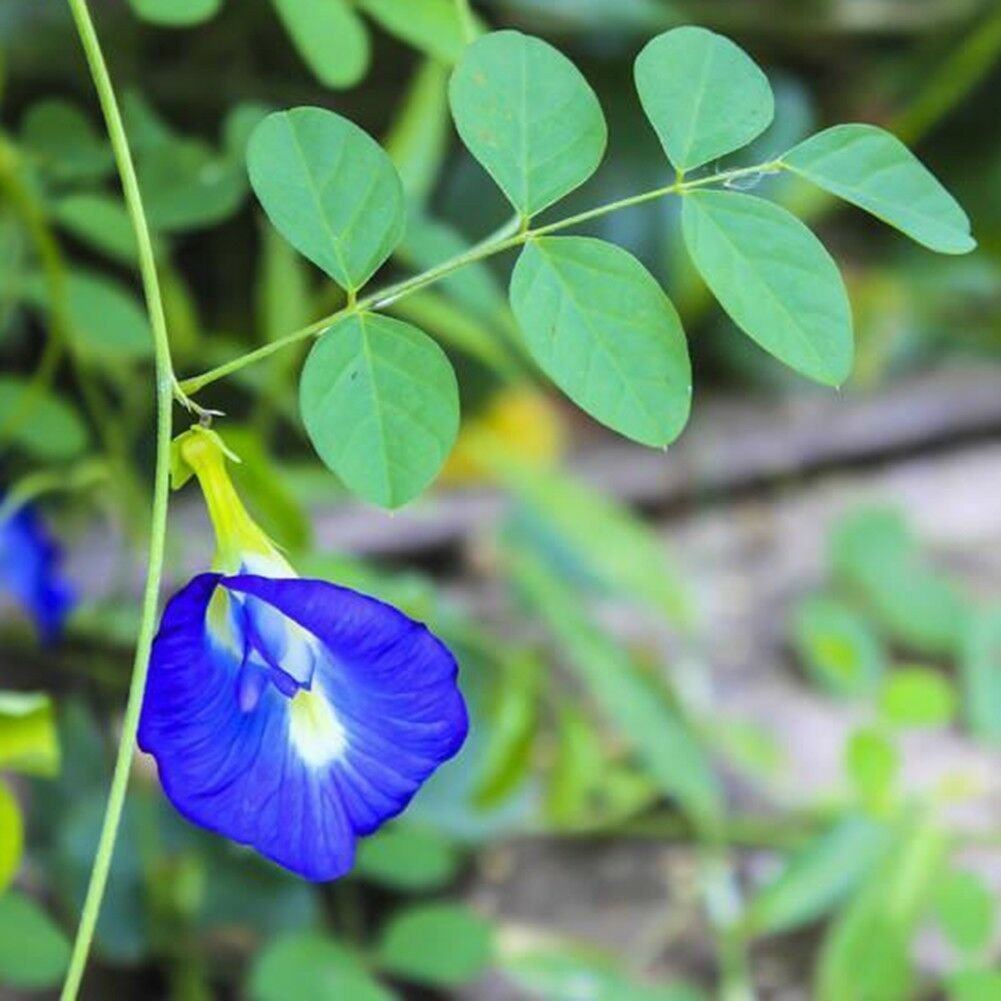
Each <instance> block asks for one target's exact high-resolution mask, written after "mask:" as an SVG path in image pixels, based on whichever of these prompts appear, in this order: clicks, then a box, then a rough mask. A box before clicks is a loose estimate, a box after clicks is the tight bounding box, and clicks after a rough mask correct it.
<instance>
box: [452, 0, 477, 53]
mask: <svg viewBox="0 0 1001 1001" xmlns="http://www.w3.org/2000/svg"><path fill="white" fill-rule="evenodd" d="M455 11H456V13H457V14H458V15H459V23H460V24H461V25H462V37H463V38H464V39H465V42H466V44H467V45H468V44H469V43H470V42H474V41H476V36H477V35H478V34H479V29H478V28H477V27H476V17H475V16H474V15H473V6H472V4H471V3H470V0H455Z"/></svg>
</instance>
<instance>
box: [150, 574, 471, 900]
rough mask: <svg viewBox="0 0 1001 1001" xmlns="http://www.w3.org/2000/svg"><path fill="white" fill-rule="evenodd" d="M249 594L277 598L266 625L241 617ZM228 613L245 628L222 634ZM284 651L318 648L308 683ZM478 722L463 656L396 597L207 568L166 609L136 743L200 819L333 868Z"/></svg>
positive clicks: (308, 864) (303, 868) (177, 799)
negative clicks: (249, 624) (299, 680)
mask: <svg viewBox="0 0 1001 1001" xmlns="http://www.w3.org/2000/svg"><path fill="white" fill-rule="evenodd" d="M213 602H226V603H228V604H229V606H230V608H229V611H230V613H231V614H229V615H228V616H225V615H219V614H217V608H216V607H215V606H214V605H213V607H212V609H211V611H210V603H213ZM248 602H250V604H251V607H252V608H253V607H254V606H255V605H257V606H267V612H266V619H267V622H268V628H267V629H266V630H264V631H263V632H264V634H263V635H262V632H261V631H260V630H250V631H248V630H244V631H242V632H241V623H242V622H245V621H246V609H247V604H248ZM241 609H242V614H235V613H237V612H239V611H240V610H241ZM223 611H225V609H224V610H223ZM260 612H261V608H260V607H258V608H257V609H256V611H255V613H254V614H253V616H252V617H253V618H254V620H255V621H260ZM275 616H279V618H276V617H275ZM220 622H221V623H223V624H224V627H225V628H228V629H231V630H233V631H234V632H232V634H231V635H229V636H228V637H227V636H220V635H217V634H218V631H219V625H218V623H220ZM282 624H284V632H283V631H282V629H280V628H279V627H280V626H282ZM251 633H253V635H251ZM261 643H264V645H265V649H264V650H263V651H262V650H261V649H260V644H261ZM302 643H306V644H308V645H309V649H310V654H309V656H307V654H306V653H304V652H303V651H302V650H301V649H297V647H298V645H299V644H302ZM277 652H281V653H284V655H285V657H286V658H288V657H291V659H292V660H293V661H294V662H295V663H296V664H300V665H301V664H302V663H305V662H307V661H309V660H310V657H312V661H311V662H312V664H313V670H312V677H311V678H310V679H309V687H308V688H307V687H306V686H305V685H302V686H301V687H297V686H296V685H293V686H292V687H291V690H289V689H288V688H287V686H284V685H280V684H278V683H277V681H278V679H277V678H276V677H275V675H274V673H273V671H272V668H273V667H274V664H273V663H272V661H274V660H276V659H277V660H279V661H280V660H281V657H276V653H277ZM278 667H279V668H280V673H284V664H281V663H279V664H278ZM286 677H288V676H286ZM467 728H468V723H467V719H466V710H465V705H464V703H463V700H462V696H461V694H460V693H459V690H458V687H457V685H456V664H455V661H454V659H453V658H452V656H451V654H450V653H449V652H448V650H447V649H446V648H445V646H444V645H443V644H442V643H441V642H440V641H439V640H438V639H436V638H435V637H434V636H433V635H432V634H431V633H430V632H429V631H428V630H427V628H426V627H424V626H423V625H420V624H419V623H416V622H414V621H412V620H411V619H409V618H407V617H406V616H405V615H403V614H402V613H401V612H399V611H397V610H396V609H395V608H392V607H391V606H389V605H386V604H383V603H382V602H380V601H377V600H375V599H374V598H369V597H366V596H365V595H361V594H358V593H357V592H355V591H351V590H349V589H347V588H343V587H338V586H337V585H334V584H330V583H327V582H325V581H312V580H298V579H292V580H273V579H269V578H264V577H258V576H253V575H241V576H237V577H221V576H219V575H217V574H203V575H201V576H199V577H196V578H195V579H194V580H193V581H192V582H191V583H190V584H188V586H187V587H185V588H184V589H183V590H182V591H181V592H179V593H178V594H177V595H176V596H175V597H174V598H173V599H172V600H171V602H170V603H169V604H168V606H167V609H166V611H165V612H164V615H163V620H162V623H161V626H160V632H159V634H158V636H157V638H156V641H155V643H154V647H153V654H152V658H151V661H150V673H149V681H148V684H147V690H146V698H145V702H144V705H143V713H142V718H141V721H140V729H139V743H140V746H141V747H142V748H143V750H146V751H148V752H150V753H151V754H153V755H154V756H155V757H156V759H157V763H158V766H159V771H160V778H161V781H162V783H163V787H164V790H165V791H166V793H167V795H168V797H169V798H170V799H171V801H172V802H173V803H174V805H175V806H176V807H177V809H178V810H179V811H180V812H181V813H183V814H184V815H185V816H186V817H188V818H189V819H190V820H193V821H194V822H195V823H198V824H201V825H202V826H205V827H208V828H210V829H211V830H214V831H217V832H219V833H220V834H223V835H225V836H227V837H229V838H232V839H233V840H235V841H238V842H241V843H243V844H248V845H251V846H253V847H254V848H256V849H257V850H258V851H260V852H261V853H262V854H263V855H265V856H267V857H268V858H270V859H272V860H274V861H275V862H278V863H279V864H281V865H283V866H286V867H287V868H289V869H292V870H294V871H295V872H298V873H300V874H301V875H303V876H305V877H307V878H309V879H314V880H327V879H334V878H336V877H338V876H341V875H343V874H344V873H345V872H347V871H348V870H349V869H350V868H351V865H352V863H353V860H354V845H355V841H356V839H357V837H358V836H359V835H362V834H367V833H370V832H371V831H373V830H375V829H376V828H377V827H378V826H379V825H380V824H382V823H383V822H384V821H386V820H388V819H389V818H390V817H393V816H395V815H396V814H398V813H399V812H400V811H401V810H402V809H403V808H404V807H405V806H406V805H407V803H409V801H410V799H411V798H412V797H413V795H414V793H415V792H416V791H417V789H418V788H419V787H420V785H421V784H422V783H423V782H424V780H425V779H427V778H428V776H429V775H430V774H431V773H432V772H433V771H434V770H435V768H437V767H438V765H440V764H441V763H442V762H444V761H446V760H447V759H448V758H450V757H452V755H454V754H455V753H456V752H457V751H458V749H459V748H460V746H461V745H462V742H463V740H464V739H465V736H466V731H467Z"/></svg>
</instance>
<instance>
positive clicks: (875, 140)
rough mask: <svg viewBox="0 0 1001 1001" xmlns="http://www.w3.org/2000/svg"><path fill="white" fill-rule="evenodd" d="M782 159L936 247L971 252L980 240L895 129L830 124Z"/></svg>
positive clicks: (933, 247)
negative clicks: (971, 231) (976, 238)
mask: <svg viewBox="0 0 1001 1001" xmlns="http://www.w3.org/2000/svg"><path fill="white" fill-rule="evenodd" d="M782 162H783V163H784V164H785V165H786V166H787V167H788V168H789V169H790V170H792V171H795V172H796V173H797V174H799V175H800V176H801V177H805V178H806V179H807V180H808V181H812V182H813V183H814V184H816V185H817V186H818V187H821V188H823V189H824V190H825V191H830V192H831V194H834V195H837V196H838V197H839V198H843V199H844V200H845V201H848V202H851V203H852V204H853V205H857V206H859V208H862V209H865V210H866V211H867V212H871V213H872V214H873V215H874V216H876V217H877V218H878V219H882V220H883V222H885V223H888V224H889V225H890V226H894V227H896V228H897V229H899V230H900V231H901V232H903V233H906V234H907V235H908V236H909V237H910V238H911V239H912V240H916V241H917V242H918V243H920V244H923V245H924V246H925V247H928V248H930V249H931V250H937V251H938V252H939V253H942V254H966V253H969V252H970V251H971V250H973V248H974V247H976V245H977V244H976V241H975V240H974V239H973V237H972V236H970V220H969V219H968V218H967V216H966V213H965V212H964V211H963V209H962V208H961V206H960V204H959V202H957V201H956V199H955V198H953V197H952V195H950V194H949V192H948V191H946V190H945V188H943V187H942V185H941V184H939V182H938V180H937V179H936V178H935V176H934V175H933V174H932V173H931V171H929V170H928V168H927V167H925V165H924V164H923V163H921V161H920V160H919V159H918V158H917V157H916V156H915V155H914V154H913V153H912V152H911V151H910V150H909V149H908V148H907V147H906V146H905V145H904V144H903V143H902V142H901V141H900V140H899V139H898V138H897V137H896V136H895V135H893V134H892V133H890V132H887V131H885V130H884V129H880V128H877V127H876V126H875V125H836V126H834V128H830V129H825V130H824V131H823V132H820V133H818V134H817V135H815V136H811V137H810V138H809V139H807V140H806V141H805V142H802V143H800V144H799V145H798V146H795V147H793V149H791V150H790V151H789V152H788V153H786V154H785V155H784V156H783V157H782Z"/></svg>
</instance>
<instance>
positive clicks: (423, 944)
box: [376, 904, 493, 986]
mask: <svg viewBox="0 0 1001 1001" xmlns="http://www.w3.org/2000/svg"><path fill="white" fill-rule="evenodd" d="M492 954H493V945H492V930H491V927H490V925H489V924H488V923H487V922H486V921H484V919H483V918H481V917H480V916H479V915H478V914H477V913H476V912H475V911H472V910H470V909H469V908H468V907H465V906H463V905H461V904H422V905H418V906H414V907H411V908H408V909H406V910H402V911H399V912H398V913H396V914H395V915H394V916H393V917H392V918H390V920H389V923H388V924H387V925H386V927H385V929H384V930H383V933H382V937H381V940H380V942H379V945H378V948H377V952H376V956H377V959H378V962H379V964H380V965H381V966H382V967H384V968H385V969H386V970H387V971H389V972H391V973H394V974H396V975H397V976H401V977H405V978H406V979H407V980H414V981H417V982H419V983H428V984H435V985H445V986H457V985H460V984H468V983H470V982H472V981H473V980H475V979H476V978H477V977H479V976H480V975H481V974H482V973H483V972H484V971H485V970H486V968H487V965H488V964H489V963H490V960H491V958H492Z"/></svg>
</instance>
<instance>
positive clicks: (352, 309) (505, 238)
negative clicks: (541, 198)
mask: <svg viewBox="0 0 1001 1001" xmlns="http://www.w3.org/2000/svg"><path fill="white" fill-rule="evenodd" d="M784 169H785V168H784V166H783V165H782V164H781V163H779V162H778V161H770V162H769V163H759V164H755V165H754V166H753V167H740V168H739V169H737V170H727V171H724V172H722V173H719V174H710V175H707V176H706V177H700V178H697V179H696V180H693V181H675V182H674V183H673V184H668V185H666V186H665V187H662V188H654V189H652V190H650V191H643V192H641V193H640V194H638V195H630V196H629V197H628V198H620V199H619V200H618V201H614V202H608V203H607V204H605V205H598V206H596V207H595V208H592V209H588V210H587V211H586V212H579V213H578V214H577V215H573V216H569V217H567V218H566V219H558V220H557V221H556V222H551V223H547V224H546V225H545V226H536V227H535V228H533V229H525V230H519V229H518V225H519V220H518V219H514V220H511V221H510V222H508V223H505V225H504V226H502V227H501V229H500V230H498V231H497V233H495V234H493V235H492V236H489V237H487V239H486V240H484V241H482V242H481V243H478V244H476V245H475V246H473V247H471V248H470V249H469V250H466V251H464V252H463V253H461V254H458V255H456V256H455V257H452V258H449V259H448V260H447V261H443V262H442V263H441V264H439V265H436V266H435V267H433V268H431V269H429V270H428V271H424V272H422V273H421V274H419V275H415V276H414V277H413V278H407V279H406V280H405V281H401V282H397V283H396V284H394V285H389V286H387V287H386V288H384V289H380V290H379V291H377V292H373V293H372V294H370V295H367V296H364V297H362V298H360V299H358V300H357V301H356V302H354V303H349V304H348V305H347V306H344V307H343V308H342V309H339V310H337V312H336V313H331V314H330V315H329V316H325V317H323V319H321V320H317V321H316V322H315V323H311V324H309V326H307V327H303V328H302V329H300V330H294V331H293V332H292V333H290V334H286V335H285V336H284V337H279V338H278V339H277V340H274V341H271V342H270V343H269V344H264V345H262V346H261V347H259V348H257V349H255V350H254V351H248V352H247V353H246V354H243V355H240V356H239V357H237V358H234V359H232V360H231V361H228V362H226V363H225V364H223V365H219V366H217V367H216V368H213V369H210V370H209V371H207V372H202V373H201V374H200V375H194V376H191V377H190V378H188V379H184V380H183V381H182V382H181V383H180V387H179V388H180V391H181V392H182V393H184V394H186V395H188V396H194V395H195V394H196V393H198V392H199V391H200V390H202V389H204V388H205V387H206V386H208V385H210V384H211V383H213V382H216V381H217V380H218V379H222V378H225V377H226V376H227V375H232V374H233V373H234V372H238V371H240V369H242V368H244V367H245V366H247V365H252V364H253V363H254V362H258V361H263V359H265V358H267V357H269V356H270V355H273V354H274V353H275V352H276V351H281V350H282V348H285V347H288V346H289V345H290V344H297V343H298V342H299V341H303V340H306V339H307V338H310V337H315V336H317V335H318V334H322V333H323V332H324V331H325V330H326V329H327V328H328V327H330V326H331V325H332V324H334V323H336V322H337V321H338V320H339V319H342V318H343V317H345V316H350V315H351V314H352V313H361V312H364V311H365V310H372V309H385V307H387V306H391V305H392V304H393V303H394V302H396V301H397V300H398V299H402V298H403V297H404V296H406V295H410V294H411V293H413V292H417V291H418V290H420V289H422V288H426V287H427V286H428V285H433V284H434V283H435V282H438V281H441V279H442V278H446V277H447V276H448V275H450V274H452V273H453V272H454V271H458V270H459V269H460V268H464V267H466V266H467V265H469V264H475V263H476V262H477V261H482V260H485V259H486V258H488V257H493V256H494V255H495V254H500V253H502V252H503V251H505V250H513V249H514V248H516V247H520V246H522V244H525V243H527V242H528V241H529V240H532V239H535V238H536V237H540V236H548V235H549V234H551V233H558V232H560V231H561V230H564V229H569V228H571V227H572V226H579V225H580V224H581V223H584V222H589V221H590V220H592V219H597V218H599V217H600V216H605V215H608V214H609V213H611V212H618V211H619V210H621V209H627V208H632V207H633V206H635V205H642V204H643V203H644V202H651V201H655V200H656V199H659V198H664V197H666V196H667V195H683V194H685V193H686V192H689V191H694V190H696V189H698V188H705V187H710V186H711V185H714V184H726V183H727V182H729V181H733V180H737V179H739V178H742V177H753V176H755V175H760V174H773V173H777V172H779V171H781V170H784Z"/></svg>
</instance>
